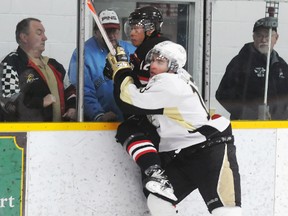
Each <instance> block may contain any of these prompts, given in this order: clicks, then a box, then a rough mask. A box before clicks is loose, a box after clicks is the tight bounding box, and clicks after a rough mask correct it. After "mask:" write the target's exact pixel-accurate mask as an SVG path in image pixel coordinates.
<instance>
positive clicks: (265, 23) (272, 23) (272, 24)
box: [253, 17, 278, 32]
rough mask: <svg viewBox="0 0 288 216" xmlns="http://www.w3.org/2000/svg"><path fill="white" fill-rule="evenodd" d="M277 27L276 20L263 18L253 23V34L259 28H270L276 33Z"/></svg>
mask: <svg viewBox="0 0 288 216" xmlns="http://www.w3.org/2000/svg"><path fill="white" fill-rule="evenodd" d="M277 26H278V20H277V18H274V17H264V18H261V19H259V20H257V21H256V22H255V24H254V27H253V32H255V31H256V30H258V29H260V28H266V29H269V28H272V30H273V31H276V32H277Z"/></svg>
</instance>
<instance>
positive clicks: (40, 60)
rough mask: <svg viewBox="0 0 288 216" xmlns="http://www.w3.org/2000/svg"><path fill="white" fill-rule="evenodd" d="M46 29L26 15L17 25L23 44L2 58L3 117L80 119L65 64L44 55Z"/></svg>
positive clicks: (28, 119)
mask: <svg viewBox="0 0 288 216" xmlns="http://www.w3.org/2000/svg"><path fill="white" fill-rule="evenodd" d="M46 40H47V37H46V35H45V29H44V27H43V25H42V23H41V21H40V20H38V19H35V18H26V19H23V20H22V21H20V22H19V23H18V24H17V27H16V41H17V43H18V44H19V47H18V48H17V50H16V51H15V52H11V53H10V54H8V55H7V56H6V57H5V58H4V60H3V61H2V64H3V70H1V72H0V79H1V84H0V93H1V94H0V101H1V110H0V112H1V113H2V116H3V121H29V122H30V121H56V122H59V121H62V120H64V119H65V120H75V119H76V109H75V107H76V94H75V88H74V87H73V86H71V85H70V86H69V87H68V88H66V89H64V77H65V74H66V71H65V69H64V67H63V66H62V65H61V64H60V63H59V62H57V61H56V60H55V59H52V58H49V57H46V56H42V52H43V51H44V50H45V41H46Z"/></svg>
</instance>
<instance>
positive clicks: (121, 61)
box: [104, 46, 132, 80]
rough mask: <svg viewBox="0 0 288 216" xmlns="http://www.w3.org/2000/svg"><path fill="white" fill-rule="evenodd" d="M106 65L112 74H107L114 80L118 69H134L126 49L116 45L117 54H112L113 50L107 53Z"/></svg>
mask: <svg viewBox="0 0 288 216" xmlns="http://www.w3.org/2000/svg"><path fill="white" fill-rule="evenodd" d="M105 67H106V68H107V71H109V72H110V74H106V76H107V77H110V78H111V79H113V80H114V77H115V75H116V73H117V72H118V71H120V70H123V69H129V70H132V69H131V65H130V64H129V62H128V58H127V55H126V53H125V50H124V49H123V48H122V47H120V46H117V47H116V55H112V53H111V52H110V53H109V54H108V55H107V58H106V66H105ZM104 71H105V70H104Z"/></svg>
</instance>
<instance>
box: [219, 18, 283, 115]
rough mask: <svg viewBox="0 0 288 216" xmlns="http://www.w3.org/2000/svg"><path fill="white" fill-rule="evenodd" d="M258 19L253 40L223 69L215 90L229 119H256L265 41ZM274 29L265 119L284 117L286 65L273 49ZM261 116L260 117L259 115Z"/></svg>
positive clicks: (260, 99)
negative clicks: (267, 110)
mask: <svg viewBox="0 0 288 216" xmlns="http://www.w3.org/2000/svg"><path fill="white" fill-rule="evenodd" d="M267 19H269V18H262V19H259V20H258V21H257V22H256V23H255V24H254V28H253V41H254V42H252V43H247V44H245V45H244V47H243V48H242V49H241V50H240V52H239V53H238V55H237V56H235V57H234V58H233V59H232V60H231V62H230V63H229V64H228V66H227V68H226V72H225V74H224V76H223V78H222V80H221V82H220V85H219V87H218V90H217V91H216V99H217V100H218V101H219V102H220V103H221V105H222V106H223V107H224V108H225V109H226V110H227V111H228V112H229V113H230V114H231V116H230V118H231V120H238V119H246V120H256V119H258V109H259V106H261V105H263V103H264V92H265V74H266V64H267V54H268V44H269V28H268V27H266V26H265V22H266V21H267ZM278 37H279V35H278V33H277V29H276V28H273V29H272V38H271V56H270V67H269V80H268V83H269V84H268V85H269V86H268V94H267V104H268V106H269V110H270V112H269V113H268V114H267V117H268V119H272V120H280V119H288V110H287V106H288V66H287V63H286V62H285V61H284V60H283V59H282V58H281V57H280V56H279V54H278V53H277V52H276V51H275V50H274V45H275V44H276V42H277V40H278ZM259 119H261V118H259Z"/></svg>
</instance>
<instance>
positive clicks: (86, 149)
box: [25, 129, 288, 216]
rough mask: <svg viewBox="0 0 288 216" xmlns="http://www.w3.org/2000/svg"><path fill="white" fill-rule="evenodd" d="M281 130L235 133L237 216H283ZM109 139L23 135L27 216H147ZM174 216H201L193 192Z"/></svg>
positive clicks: (287, 184) (287, 199)
mask: <svg viewBox="0 0 288 216" xmlns="http://www.w3.org/2000/svg"><path fill="white" fill-rule="evenodd" d="M287 134H288V130H287V129H250V130H249V129H234V135H235V140H236V141H235V144H236V146H237V156H238V162H239V167H240V174H241V186H242V207H243V216H260V215H261V216H285V215H287V212H288V205H287V203H288V195H287V194H288V175H287V173H288V168H287V167H288V166H287V165H288V148H287V141H288V135H287ZM114 135H115V131H114V130H111V131H39V132H33V131H32V132H28V136H27V154H26V161H27V168H26V169H27V170H26V205H25V208H26V214H25V215H26V216H34V215H37V216H47V215H51V216H56V215H57V216H68V215H72V216H74V215H79V216H99V215H101V216H112V215H113V216H114V215H117V216H146V215H147V216H149V215H150V214H149V211H148V209H147V207H146V201H145V198H144V196H143V194H142V191H141V180H140V174H139V170H138V167H137V166H136V164H135V163H134V162H133V161H132V159H131V158H130V157H129V156H128V154H127V153H126V152H124V150H123V149H122V147H121V146H120V144H118V143H115V140H114ZM178 210H179V214H178V215H179V216H194V215H201V216H208V215H210V214H209V213H208V211H207V210H206V206H205V204H204V202H203V201H202V199H201V197H200V195H199V193H198V191H194V192H193V193H192V194H190V195H189V196H188V197H187V198H186V199H185V200H183V201H182V202H181V203H180V204H179V205H178Z"/></svg>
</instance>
